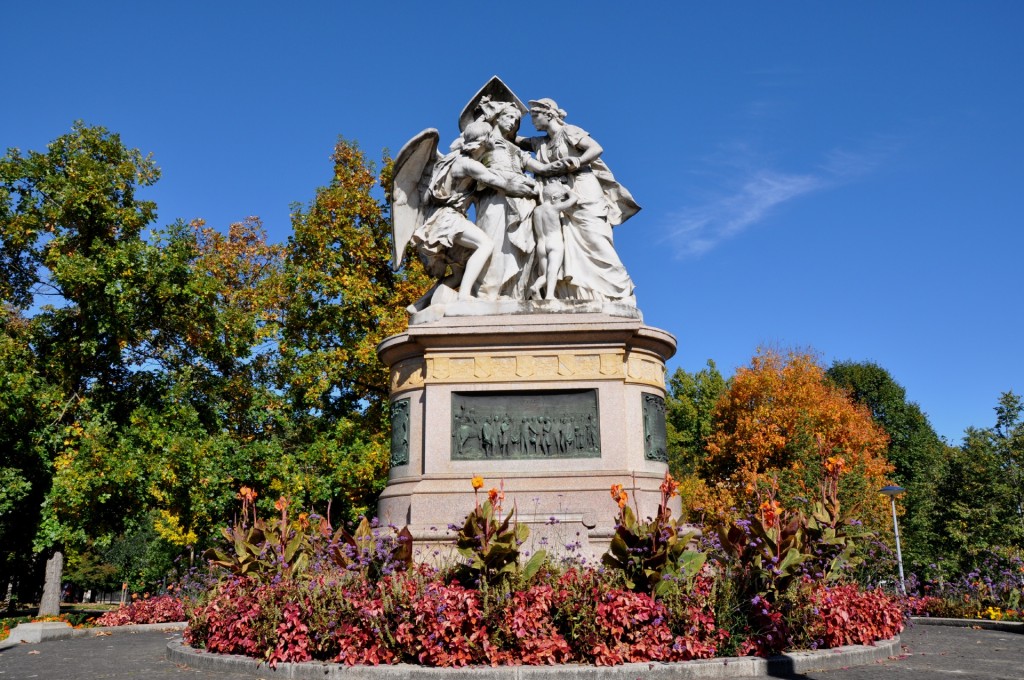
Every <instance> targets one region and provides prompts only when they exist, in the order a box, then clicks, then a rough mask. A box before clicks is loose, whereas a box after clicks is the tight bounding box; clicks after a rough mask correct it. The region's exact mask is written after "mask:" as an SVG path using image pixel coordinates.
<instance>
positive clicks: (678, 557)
mask: <svg viewBox="0 0 1024 680" xmlns="http://www.w3.org/2000/svg"><path fill="white" fill-rule="evenodd" d="M678 489H679V483H678V482H676V481H675V480H674V479H673V478H672V475H670V474H669V473H668V472H666V473H665V480H664V481H663V482H662V484H661V502H660V503H659V504H658V510H657V512H656V513H655V516H654V517H653V518H651V519H648V520H647V521H644V522H641V521H640V520H638V519H637V517H636V514H635V513H634V512H633V509H632V508H630V507H629V504H628V495H627V494H626V492H625V491H624V490H623V488H622V486H620V485H619V484H614V485H612V489H611V494H612V500H614V501H615V502H616V503H617V504H618V506H619V516H618V517H617V518H616V521H615V536H613V537H612V541H611V545H610V546H609V548H608V552H606V553H605V554H604V556H603V557H602V558H601V561H602V562H603V563H604V564H606V565H607V566H609V567H611V568H612V569H616V570H618V571H619V572H621V574H622V577H623V579H624V580H625V582H626V586H627V587H628V588H629V589H630V590H635V591H638V592H643V593H654V594H660V593H661V592H664V590H665V588H666V587H667V586H668V584H667V583H666V584H662V579H663V577H664V576H666V575H670V576H674V577H677V578H680V577H681V578H685V579H690V578H693V577H694V576H695V575H696V574H697V572H699V571H700V568H701V566H703V564H704V561H705V560H706V559H707V556H706V555H705V554H704V553H701V552H698V551H696V550H689V549H687V546H688V545H689V543H690V542H691V541H692V540H693V539H694V538H696V536H697V532H696V531H684V530H683V528H682V526H680V523H679V521H678V520H676V519H674V518H673V517H672V511H671V510H670V509H669V507H668V503H669V501H670V500H671V499H672V498H673V497H674V496H675V495H677V493H678Z"/></svg>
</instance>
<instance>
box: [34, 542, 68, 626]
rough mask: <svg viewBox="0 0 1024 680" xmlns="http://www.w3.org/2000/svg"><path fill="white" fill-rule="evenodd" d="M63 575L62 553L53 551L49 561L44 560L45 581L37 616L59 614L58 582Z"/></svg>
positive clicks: (59, 584) (59, 583)
mask: <svg viewBox="0 0 1024 680" xmlns="http://www.w3.org/2000/svg"><path fill="white" fill-rule="evenodd" d="M63 573H64V553H62V552H61V551H60V550H55V551H54V553H53V555H52V556H51V557H50V559H48V560H46V581H45V583H44V584H43V597H42V599H41V600H40V601H39V616H57V615H58V614H60V586H61V582H60V581H61V576H62V574H63Z"/></svg>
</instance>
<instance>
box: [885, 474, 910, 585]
mask: <svg viewBox="0 0 1024 680" xmlns="http://www.w3.org/2000/svg"><path fill="white" fill-rule="evenodd" d="M904 491H906V489H904V488H903V487H902V486H886V487H883V488H881V489H879V490H878V492H879V493H880V494H883V495H885V496H888V497H889V501H890V502H891V503H892V530H893V533H894V534H896V564H898V565H899V568H900V592H901V593H903V594H904V595H906V594H907V586H906V581H905V580H904V579H903V551H902V550H900V525H899V522H897V521H896V496H899V495H900V494H901V493H903V492H904Z"/></svg>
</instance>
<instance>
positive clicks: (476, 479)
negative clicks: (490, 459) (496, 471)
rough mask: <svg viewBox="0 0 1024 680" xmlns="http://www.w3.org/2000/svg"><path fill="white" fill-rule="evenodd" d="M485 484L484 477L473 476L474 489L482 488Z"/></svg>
mask: <svg viewBox="0 0 1024 680" xmlns="http://www.w3.org/2000/svg"><path fill="white" fill-rule="evenodd" d="M483 485H484V478H483V477H480V476H476V477H474V478H473V489H481V488H483Z"/></svg>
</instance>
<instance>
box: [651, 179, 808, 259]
mask: <svg viewBox="0 0 1024 680" xmlns="http://www.w3.org/2000/svg"><path fill="white" fill-rule="evenodd" d="M824 185H825V182H824V180H823V179H822V178H820V177H817V176H815V175H792V174H785V173H781V172H776V171H772V170H759V171H757V172H756V173H754V174H753V175H752V176H750V177H748V178H746V180H745V181H743V183H742V185H741V186H740V188H739V190H738V191H736V192H735V193H733V194H730V195H727V196H724V197H723V198H720V199H717V200H715V201H713V202H710V203H706V204H704V205H699V206H695V207H692V208H686V209H684V210H682V211H680V212H678V213H676V214H675V215H674V216H673V218H672V227H671V233H670V237H671V239H672V241H673V242H674V243H675V245H676V255H678V256H680V257H699V256H701V255H703V254H704V253H706V252H708V251H710V250H711V249H713V248H714V247H715V246H717V245H718V244H719V243H721V242H722V241H724V240H726V239H729V238H732V237H734V236H736V235H737V234H739V233H740V232H742V231H743V230H745V229H746V228H747V227H750V226H751V225H753V224H756V223H757V222H760V221H761V220H762V219H763V218H764V217H765V215H767V214H768V212H770V211H771V210H772V208H774V207H776V206H778V205H779V204H781V203H785V202H786V201H791V200H793V199H794V198H797V197H799V196H803V195H804V194H807V193H810V192H812V191H815V190H817V189H820V188H822V187H823V186H824Z"/></svg>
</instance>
